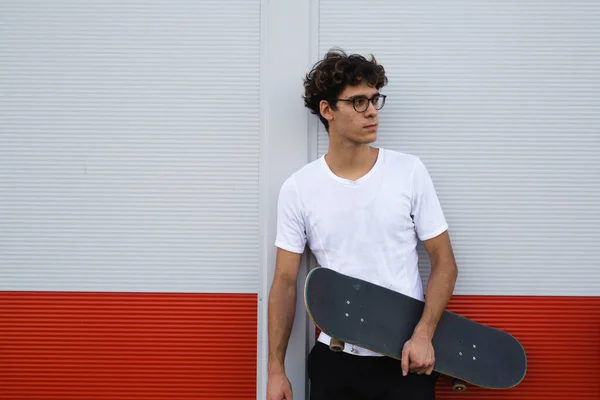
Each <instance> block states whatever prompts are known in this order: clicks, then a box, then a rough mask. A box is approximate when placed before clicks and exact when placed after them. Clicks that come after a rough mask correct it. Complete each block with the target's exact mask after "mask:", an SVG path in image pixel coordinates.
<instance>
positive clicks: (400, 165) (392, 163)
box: [382, 149, 423, 175]
mask: <svg viewBox="0 0 600 400" xmlns="http://www.w3.org/2000/svg"><path fill="white" fill-rule="evenodd" d="M382 150H383V151H384V157H385V165H386V166H387V167H388V168H392V169H393V170H394V171H402V172H406V173H408V174H409V175H410V174H412V173H413V172H414V170H415V168H418V167H419V166H420V165H422V164H423V162H422V161H421V159H420V158H419V157H418V156H416V155H414V154H409V153H404V152H401V151H397V150H390V149H382Z"/></svg>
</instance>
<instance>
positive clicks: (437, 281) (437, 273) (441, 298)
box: [402, 232, 458, 375]
mask: <svg viewBox="0 0 600 400" xmlns="http://www.w3.org/2000/svg"><path fill="white" fill-rule="evenodd" d="M423 244H424V245H425V249H426V250H427V252H428V253H429V257H430V259H431V274H430V275H429V282H428V283H427V291H426V296H425V309H424V310H423V314H422V316H421V319H420V321H419V323H418V324H417V326H416V327H415V330H414V332H413V335H412V337H411V339H410V340H408V341H407V342H406V344H405V345H404V348H403V350H402V373H403V375H406V374H408V372H416V373H417V374H419V375H420V374H427V375H429V374H431V373H432V372H433V367H434V365H435V351H434V348H433V344H432V339H433V334H434V333H435V329H436V328H437V325H438V323H439V322H440V319H441V318H442V315H443V314H444V310H445V309H446V306H447V305H448V301H449V300H450V297H451V296H452V292H453V291H454V284H455V283H456V278H457V276H458V267H457V266H456V261H455V259H454V252H453V251H452V245H451V244H450V237H449V235H448V232H444V233H442V234H441V235H439V236H437V237H435V238H432V239H429V240H425V241H424V242H423Z"/></svg>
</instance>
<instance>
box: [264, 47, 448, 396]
mask: <svg viewBox="0 0 600 400" xmlns="http://www.w3.org/2000/svg"><path fill="white" fill-rule="evenodd" d="M386 84H387V78H386V76H385V71H384V68H383V67H382V66H381V65H378V64H377V62H376V61H375V59H374V58H371V60H370V61H369V60H367V59H365V58H364V57H361V56H359V55H350V56H348V55H346V54H345V53H344V52H342V51H331V52H329V53H328V54H327V55H326V56H325V57H324V59H323V60H321V61H320V62H318V63H317V64H316V65H315V67H314V68H313V70H312V71H311V72H310V73H309V74H308V75H307V76H306V79H305V82H304V87H305V97H304V98H305V105H306V107H308V108H309V109H310V110H311V112H312V113H314V114H316V115H318V116H319V118H320V120H321V121H322V123H323V124H324V125H325V128H326V129H327V132H328V134H329V149H328V152H327V154H326V155H325V156H323V157H321V158H319V159H318V160H316V161H314V162H311V163H309V164H308V165H306V166H304V167H303V168H302V169H300V170H299V171H297V172H295V173H294V174H292V175H291V176H290V177H289V178H288V179H287V180H286V181H285V182H284V184H283V185H282V187H281V191H280V194H279V202H278V210H277V212H278V216H277V238H276V243H275V244H276V246H277V261H276V266H275V268H276V270H275V278H274V281H273V285H272V287H271V291H270V295H269V313H268V314H269V315H268V318H269V359H268V385H267V400H282V399H286V400H291V399H292V390H291V386H290V382H289V380H288V378H287V376H286V374H285V370H284V357H285V352H286V349H287V344H288V340H289V336H290V331H291V328H292V324H293V320H294V311H295V307H296V295H297V293H296V279H297V276H298V269H299V264H300V259H301V255H302V253H303V252H304V250H305V246H306V245H307V244H308V246H309V248H310V249H311V251H312V252H313V254H314V255H315V257H316V259H317V262H318V264H319V265H320V266H321V267H322V268H332V269H334V270H336V271H339V272H341V273H344V274H347V275H351V276H354V277H357V278H361V279H364V280H367V281H370V282H373V283H375V284H378V285H381V286H385V287H388V288H391V289H393V290H396V291H398V292H401V293H404V294H406V295H409V296H412V297H415V298H417V299H420V300H426V302H425V304H426V305H425V310H424V312H423V315H422V318H421V320H420V322H419V324H418V325H417V327H416V328H415V330H414V333H413V335H412V338H411V339H410V340H409V341H407V342H406V344H405V346H404V350H403V353H402V360H401V361H399V360H395V359H392V358H390V357H384V356H381V355H379V354H376V353H373V352H370V351H368V350H367V349H364V348H360V347H358V346H352V345H348V344H346V347H345V349H344V351H343V352H341V353H335V352H332V351H330V350H329V347H328V345H329V340H330V337H329V336H328V335H326V334H324V333H321V334H320V336H319V337H318V341H317V343H316V345H315V346H314V347H313V349H312V350H311V352H310V354H309V356H308V360H307V368H308V376H309V379H310V383H311V388H310V398H311V400H322V399H327V400H336V399H344V400H347V399H382V400H392V399H394V400H396V399H397V400H400V399H410V400H419V399H434V386H435V381H436V378H437V374H436V373H432V371H433V366H434V363H435V354H434V349H433V346H432V344H431V340H432V337H433V333H434V331H435V329H436V326H437V324H438V322H439V319H440V318H441V315H442V313H443V311H444V309H445V308H446V305H447V303H448V300H449V299H450V297H451V295H452V292H453V290H454V284H455V281H456V277H457V273H458V272H457V271H458V270H457V266H456V262H455V260H454V255H453V251H452V247H451V244H450V239H449V236H448V233H447V228H448V226H447V223H446V220H445V217H444V214H443V211H442V208H441V206H440V204H439V201H438V198H437V195H436V192H435V189H434V186H433V183H432V180H431V178H430V176H429V174H428V172H427V170H426V168H425V166H424V165H423V163H422V162H421V160H420V159H419V158H418V157H416V156H413V155H409V154H405V153H401V152H397V151H392V150H387V149H383V148H376V147H373V146H371V144H372V143H373V142H374V141H375V139H376V138H377V127H378V123H379V120H378V110H380V109H381V108H382V107H383V105H384V104H385V96H384V95H382V94H380V92H379V90H380V89H381V88H382V87H383V86H385V85H386ZM419 239H420V240H422V241H423V243H424V246H425V248H426V250H427V252H428V254H429V257H430V259H431V274H430V277H429V281H428V284H427V290H426V293H423V287H422V284H421V280H420V277H419V271H418V266H417V249H416V247H417V241H418V240H419Z"/></svg>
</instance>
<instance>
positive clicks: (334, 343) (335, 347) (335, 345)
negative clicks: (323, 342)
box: [329, 337, 344, 353]
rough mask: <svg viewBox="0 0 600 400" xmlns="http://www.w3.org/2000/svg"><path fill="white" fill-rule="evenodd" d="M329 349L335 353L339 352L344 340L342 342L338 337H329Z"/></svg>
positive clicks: (342, 347)
mask: <svg viewBox="0 0 600 400" xmlns="http://www.w3.org/2000/svg"><path fill="white" fill-rule="evenodd" d="M329 349H330V350H331V351H335V352H336V353H339V352H340V351H343V350H344V342H342V341H341V340H340V339H336V338H333V337H332V338H331V342H329Z"/></svg>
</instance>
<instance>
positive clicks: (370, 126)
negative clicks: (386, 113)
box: [365, 124, 377, 129]
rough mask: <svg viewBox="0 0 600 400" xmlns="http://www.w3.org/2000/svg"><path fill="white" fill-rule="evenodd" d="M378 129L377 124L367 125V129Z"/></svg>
mask: <svg viewBox="0 0 600 400" xmlns="http://www.w3.org/2000/svg"><path fill="white" fill-rule="evenodd" d="M376 127H377V124H370V125H365V128H366V129H371V128H376Z"/></svg>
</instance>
